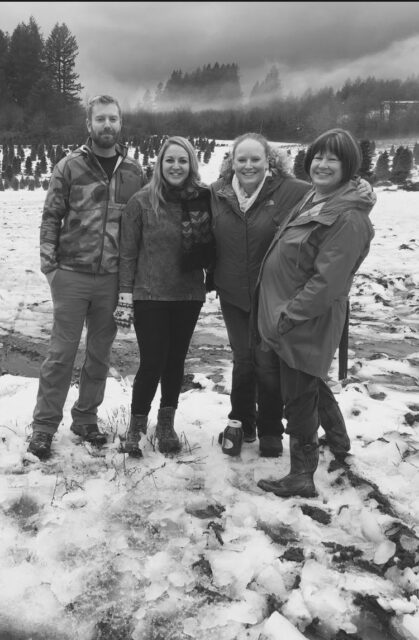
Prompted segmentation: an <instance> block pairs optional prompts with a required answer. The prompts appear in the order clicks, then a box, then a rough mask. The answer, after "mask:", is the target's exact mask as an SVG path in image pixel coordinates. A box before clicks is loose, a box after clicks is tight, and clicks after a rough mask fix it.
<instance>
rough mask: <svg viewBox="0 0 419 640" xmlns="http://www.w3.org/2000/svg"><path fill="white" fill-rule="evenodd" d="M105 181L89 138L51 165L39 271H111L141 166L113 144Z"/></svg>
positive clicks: (115, 264) (139, 183) (140, 179)
mask: <svg viewBox="0 0 419 640" xmlns="http://www.w3.org/2000/svg"><path fill="white" fill-rule="evenodd" d="M116 150H117V152H118V154H119V157H118V160H117V164H116V166H115V170H114V173H113V175H112V179H111V180H110V181H109V180H108V177H107V175H106V173H105V172H104V170H103V169H102V167H101V165H100V163H99V161H98V160H97V158H96V157H95V155H94V153H93V151H92V149H91V146H90V140H88V141H87V144H85V145H83V146H81V147H79V148H78V149H76V150H75V151H72V152H71V153H69V154H68V155H67V156H66V157H65V158H62V159H61V160H60V161H59V162H58V163H57V165H56V166H55V167H54V171H53V173H52V177H51V181H50V184H49V188H48V192H47V196H46V199H45V205H44V210H43V215H42V222H41V234H40V235H41V237H40V245H41V271H42V272H43V273H48V272H49V271H53V270H54V269H56V268H57V267H60V268H61V269H69V270H72V271H82V272H85V273H96V274H103V273H116V272H117V271H118V262H119V232H120V218H121V213H122V211H123V209H124V207H125V205H126V204H127V202H128V200H129V199H130V197H131V196H132V195H133V194H134V193H135V192H136V191H138V190H139V189H140V188H141V187H142V186H143V184H144V178H143V172H142V170H141V167H140V165H139V164H138V163H137V162H136V161H135V160H133V159H131V158H129V157H128V156H127V149H126V148H125V147H123V146H121V145H117V147H116Z"/></svg>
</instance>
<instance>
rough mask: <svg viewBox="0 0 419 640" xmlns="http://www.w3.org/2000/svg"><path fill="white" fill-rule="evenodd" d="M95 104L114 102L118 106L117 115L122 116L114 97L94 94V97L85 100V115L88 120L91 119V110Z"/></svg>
mask: <svg viewBox="0 0 419 640" xmlns="http://www.w3.org/2000/svg"><path fill="white" fill-rule="evenodd" d="M95 104H116V106H117V107H118V113H119V117H120V118H122V112H121V107H120V105H119V102H118V100H116V98H113V97H112V96H107V95H101V96H94V98H90V100H88V102H87V105H86V117H87V119H88V121H89V122H91V120H92V112H93V107H94V106H95Z"/></svg>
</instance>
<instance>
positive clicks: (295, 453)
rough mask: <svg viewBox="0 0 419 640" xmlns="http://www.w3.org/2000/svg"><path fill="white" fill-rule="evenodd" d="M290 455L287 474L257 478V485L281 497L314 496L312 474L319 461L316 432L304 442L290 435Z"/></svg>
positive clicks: (314, 489)
mask: <svg viewBox="0 0 419 640" xmlns="http://www.w3.org/2000/svg"><path fill="white" fill-rule="evenodd" d="M290 457H291V469H290V472H289V474H288V475H287V476H285V477H284V478H281V479H280V480H259V482H258V487H260V488H261V489H263V490H264V491H271V492H272V493H274V494H275V495H277V496H280V497H281V498H288V497H289V496H302V497H303V498H312V497H314V496H316V495H317V492H316V487H315V486H314V480H313V476H314V472H315V471H316V469H317V465H318V462H319V445H318V438H317V433H316V434H315V435H314V436H313V437H312V439H311V442H308V443H305V444H304V443H302V442H300V441H299V440H298V439H297V438H293V437H291V438H290Z"/></svg>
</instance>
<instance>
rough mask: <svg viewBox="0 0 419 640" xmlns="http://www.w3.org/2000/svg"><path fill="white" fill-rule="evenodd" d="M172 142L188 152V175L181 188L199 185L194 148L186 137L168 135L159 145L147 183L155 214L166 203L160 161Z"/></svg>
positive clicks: (199, 179)
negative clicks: (154, 163)
mask: <svg viewBox="0 0 419 640" xmlns="http://www.w3.org/2000/svg"><path fill="white" fill-rule="evenodd" d="M172 144H176V145H178V146H179V147H182V149H184V151H186V153H187V154H188V158H189V175H188V177H187V178H186V180H185V183H184V185H183V190H186V191H193V190H194V189H196V188H197V187H198V186H200V185H201V177H200V175H199V164H198V158H197V156H196V153H195V149H194V148H193V146H192V145H191V143H190V142H189V140H187V139H186V138H183V137H182V136H170V137H169V138H167V139H166V140H165V141H164V142H163V144H162V146H161V147H160V151H159V153H158V156H157V160H156V165H155V167H154V171H153V175H152V177H151V180H150V182H149V183H148V185H147V189H148V193H149V197H150V202H151V206H152V207H153V210H154V211H155V212H156V213H157V214H158V213H159V212H160V211H161V209H162V207H164V206H165V205H166V204H167V203H166V200H165V198H164V194H163V189H164V186H165V185H167V182H166V180H165V179H164V177H163V172H162V162H163V158H164V154H165V153H166V150H167V148H168V147H169V146H170V145H172Z"/></svg>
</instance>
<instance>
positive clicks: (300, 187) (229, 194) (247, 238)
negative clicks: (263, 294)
mask: <svg viewBox="0 0 419 640" xmlns="http://www.w3.org/2000/svg"><path fill="white" fill-rule="evenodd" d="M274 162H275V164H274V166H272V167H271V173H272V175H271V176H269V175H268V176H267V178H266V180H265V183H264V185H263V187H262V189H261V191H260V193H259V194H258V197H257V198H256V200H255V202H254V203H253V205H252V206H251V207H250V208H249V209H248V210H247V212H246V213H243V212H242V211H241V210H240V207H239V204H238V200H237V196H236V194H235V192H234V190H233V187H232V185H231V180H232V170H231V160H230V166H227V168H224V169H223V170H222V174H223V177H221V178H220V179H219V180H217V181H216V182H214V183H213V184H212V185H211V187H210V189H211V209H212V221H213V222H212V224H213V233H214V236H215V244H216V266H215V271H214V282H215V287H216V289H217V291H218V294H219V296H220V298H222V299H223V300H224V301H225V302H228V303H230V304H232V305H235V306H236V307H239V308H240V309H243V310H244V311H249V310H250V309H251V300H252V297H253V293H254V290H255V286H256V281H257V277H258V273H259V268H260V265H261V262H262V260H263V257H264V255H265V253H266V251H267V249H268V247H269V245H270V243H271V241H272V238H273V237H274V235H275V232H276V230H277V228H278V225H279V224H280V223H281V222H282V221H283V220H284V219H285V218H286V217H287V216H288V214H289V212H290V211H291V209H292V208H293V207H294V205H295V204H296V203H297V202H299V201H300V200H301V198H302V197H303V196H304V195H305V194H306V193H307V191H308V190H309V189H310V185H309V183H308V182H305V181H303V180H297V179H296V178H294V177H292V176H290V175H289V174H288V173H287V172H286V171H285V170H284V168H283V164H282V159H281V158H280V156H277V157H276V158H275V160H274Z"/></svg>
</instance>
